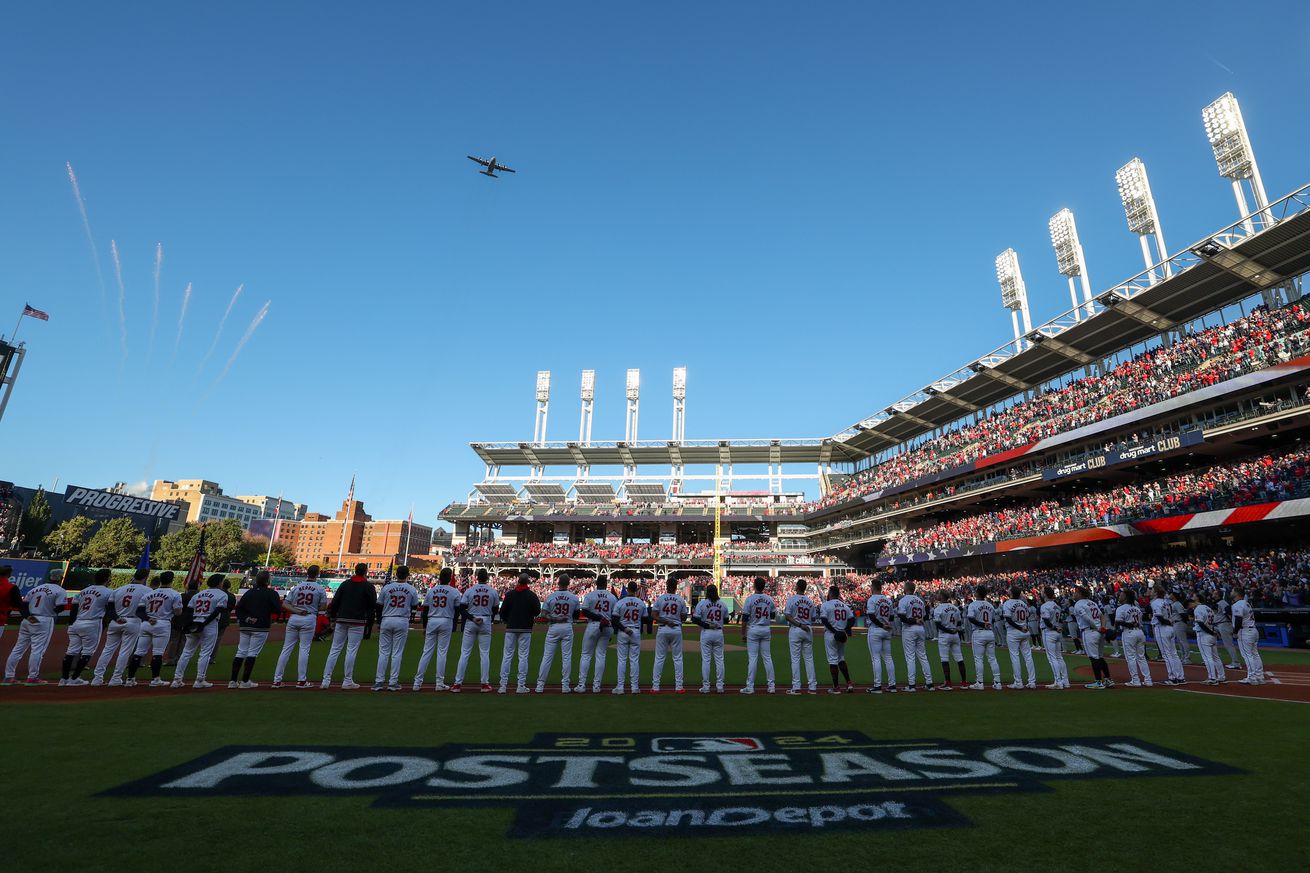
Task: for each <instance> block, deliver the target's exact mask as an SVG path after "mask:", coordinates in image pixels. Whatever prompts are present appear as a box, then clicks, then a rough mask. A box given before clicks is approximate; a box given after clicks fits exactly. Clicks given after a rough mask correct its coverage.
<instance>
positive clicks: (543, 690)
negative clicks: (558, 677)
mask: <svg viewBox="0 0 1310 873" xmlns="http://www.w3.org/2000/svg"><path fill="white" fill-rule="evenodd" d="M564 688H565V690H567V689H568V686H567V685H565V686H564ZM534 690H535V691H536V692H537V693H538V694H545V693H546V686H545V685H538V686H537V687H536V688H535V689H534Z"/></svg>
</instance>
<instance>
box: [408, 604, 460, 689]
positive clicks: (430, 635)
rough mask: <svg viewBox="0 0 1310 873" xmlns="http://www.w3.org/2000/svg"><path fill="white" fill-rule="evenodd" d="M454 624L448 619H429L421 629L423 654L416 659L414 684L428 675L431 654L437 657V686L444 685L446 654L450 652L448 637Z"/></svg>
mask: <svg viewBox="0 0 1310 873" xmlns="http://www.w3.org/2000/svg"><path fill="white" fill-rule="evenodd" d="M454 629H455V623H454V622H453V621H451V620H450V619H448V618H430V619H428V624H427V627H426V628H424V629H423V654H422V655H420V656H419V659H418V672H417V673H416V674H415V676H414V681H415V682H423V681H424V679H425V677H426V676H427V674H428V664H430V663H432V655H433V653H435V654H436V656H437V680H436V681H437V684H438V685H445V684H446V653H447V652H449V651H450V635H451V632H452V631H453V630H454Z"/></svg>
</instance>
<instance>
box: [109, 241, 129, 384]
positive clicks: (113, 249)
mask: <svg viewBox="0 0 1310 873" xmlns="http://www.w3.org/2000/svg"><path fill="white" fill-rule="evenodd" d="M109 253H110V254H112V255H113V256H114V278H116V279H117V280H118V336H119V339H120V341H121V342H122V346H123V360H127V288H126V287H125V286H124V285H123V265H122V263H121V262H120V261H119V259H118V243H117V242H115V241H114V240H112V239H111V240H110V241H109Z"/></svg>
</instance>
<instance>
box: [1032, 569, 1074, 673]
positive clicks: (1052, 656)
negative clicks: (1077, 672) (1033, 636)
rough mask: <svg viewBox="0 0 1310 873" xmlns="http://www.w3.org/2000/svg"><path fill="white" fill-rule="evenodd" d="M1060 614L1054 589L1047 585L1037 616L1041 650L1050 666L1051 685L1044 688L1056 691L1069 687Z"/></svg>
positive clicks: (1043, 590)
mask: <svg viewBox="0 0 1310 873" xmlns="http://www.w3.org/2000/svg"><path fill="white" fill-rule="evenodd" d="M1061 612H1062V610H1061V609H1060V603H1059V601H1058V600H1056V599H1055V589H1054V588H1052V587H1051V586H1049V585H1047V586H1046V587H1045V588H1043V589H1042V606H1041V609H1039V610H1038V616H1039V618H1040V620H1041V623H1042V649H1043V650H1044V651H1045V652H1046V660H1047V661H1048V662H1049V663H1050V665H1051V684H1050V685H1047V686H1046V687H1047V688H1051V689H1054V690H1057V691H1061V690H1064V689H1066V688H1068V687H1069V668H1068V667H1066V666H1065V663H1064V636H1063V632H1062V631H1061V627H1062V625H1063V621H1062V619H1061Z"/></svg>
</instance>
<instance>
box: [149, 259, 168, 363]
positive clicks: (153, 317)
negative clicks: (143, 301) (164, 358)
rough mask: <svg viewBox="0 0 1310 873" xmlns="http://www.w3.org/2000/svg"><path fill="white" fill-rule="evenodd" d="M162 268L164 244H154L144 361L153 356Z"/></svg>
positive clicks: (157, 326) (157, 323) (157, 324)
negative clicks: (152, 292)
mask: <svg viewBox="0 0 1310 873" xmlns="http://www.w3.org/2000/svg"><path fill="white" fill-rule="evenodd" d="M163 266H164V244H163V243H155V310H154V312H153V313H152V314H151V316H150V346H149V351H147V352H146V360H147V361H148V360H150V358H151V357H152V356H153V355H154V354H155V331H156V330H157V329H158V328H159V271H160V270H161V269H163Z"/></svg>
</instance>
